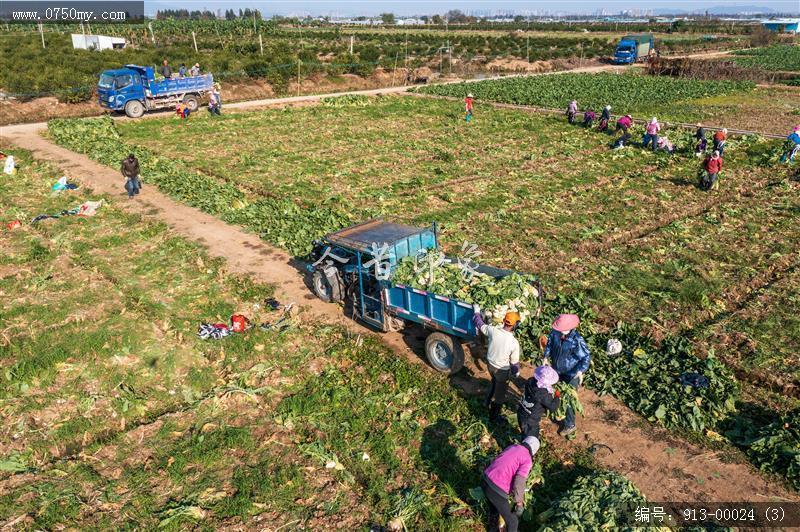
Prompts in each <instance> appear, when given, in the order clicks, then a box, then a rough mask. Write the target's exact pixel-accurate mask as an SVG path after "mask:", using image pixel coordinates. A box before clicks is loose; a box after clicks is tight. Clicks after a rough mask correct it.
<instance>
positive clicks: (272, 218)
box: [47, 117, 352, 255]
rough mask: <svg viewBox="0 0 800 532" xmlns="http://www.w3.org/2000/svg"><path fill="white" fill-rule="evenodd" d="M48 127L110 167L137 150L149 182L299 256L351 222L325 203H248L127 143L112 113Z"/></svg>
mask: <svg viewBox="0 0 800 532" xmlns="http://www.w3.org/2000/svg"><path fill="white" fill-rule="evenodd" d="M47 127H48V130H49V132H50V135H51V136H52V138H53V139H54V140H55V141H56V142H57V143H58V144H60V145H62V146H64V147H66V148H69V149H71V150H73V151H77V152H80V153H85V154H86V155H88V156H89V157H91V158H92V159H94V160H96V161H98V162H101V163H103V164H105V165H108V166H111V167H112V168H117V167H118V166H119V164H120V162H121V161H122V159H124V158H125V157H127V155H128V154H129V153H134V154H135V155H136V157H137V158H138V159H139V164H140V166H141V175H142V179H143V181H144V183H145V184H147V183H154V184H156V185H157V186H158V188H160V189H161V190H162V191H163V192H165V193H166V194H168V195H169V196H170V197H172V198H174V199H177V200H180V201H183V202H185V203H187V204H189V205H191V206H192V207H197V208H198V209H200V210H202V211H205V212H207V213H209V214H213V215H215V216H219V217H221V218H222V219H223V220H225V221H226V222H230V223H234V224H239V225H242V226H244V227H247V228H248V229H250V230H252V231H255V232H257V233H258V234H259V235H260V236H261V237H262V238H264V239H265V240H266V241H268V242H270V243H272V244H275V245H278V246H280V247H282V248H284V249H286V250H288V251H289V252H291V253H293V254H295V255H304V254H306V253H308V252H309V251H310V249H311V243H312V241H313V240H314V239H316V238H319V237H321V236H322V235H324V234H326V233H329V232H331V231H336V230H337V229H341V228H342V227H345V226H347V225H349V224H350V223H352V221H351V219H350V215H349V214H348V213H344V212H342V211H339V210H336V209H334V208H331V207H327V206H324V205H322V206H320V205H313V206H309V205H298V204H296V203H294V202H293V201H291V200H285V199H273V198H262V199H257V200H256V201H253V202H252V203H250V202H248V199H247V198H246V196H245V194H244V193H243V192H242V191H241V190H239V189H238V188H236V187H235V186H234V185H232V184H230V183H222V182H220V181H218V180H217V179H215V178H213V177H211V176H208V175H205V174H202V173H199V172H192V171H190V170H187V169H186V168H184V167H183V166H182V165H181V164H180V163H179V162H177V161H175V160H173V159H167V158H161V157H157V156H156V155H154V154H153V153H151V152H150V151H149V150H147V149H144V148H140V147H132V146H128V145H127V144H125V143H124V142H123V141H122V138H121V137H120V135H119V132H118V131H117V129H116V127H115V126H114V122H113V120H111V118H109V117H103V118H90V119H82V120H81V119H66V120H52V121H50V122H49V123H48V126H47Z"/></svg>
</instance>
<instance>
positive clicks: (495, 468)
mask: <svg viewBox="0 0 800 532" xmlns="http://www.w3.org/2000/svg"><path fill="white" fill-rule="evenodd" d="M538 451H539V438H536V437H534V436H529V437H527V438H525V439H524V440H523V441H522V443H515V444H514V445H511V446H509V447H506V449H505V450H504V451H503V452H502V453H500V455H499V456H498V457H497V458H495V459H494V460H492V463H491V464H489V467H487V468H486V469H485V470H484V472H483V477H482V478H481V489H483V493H484V495H486V499H487V500H488V501H489V530H497V528H498V527H497V525H496V523H497V517H498V514H499V515H501V516H503V520H504V521H505V522H506V531H507V532H517V529H518V526H519V518H520V517H521V516H522V512H523V511H524V510H525V486H526V484H527V483H528V475H530V473H531V469H533V457H534V456H536V453H537V452H538ZM512 495H513V497H514V510H513V511H512V510H511V504H510V503H509V500H508V499H509V497H510V496H512Z"/></svg>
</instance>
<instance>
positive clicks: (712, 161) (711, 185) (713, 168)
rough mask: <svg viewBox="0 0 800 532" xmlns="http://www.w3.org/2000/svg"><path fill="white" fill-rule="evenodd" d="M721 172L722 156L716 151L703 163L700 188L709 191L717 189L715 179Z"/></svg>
mask: <svg viewBox="0 0 800 532" xmlns="http://www.w3.org/2000/svg"><path fill="white" fill-rule="evenodd" d="M721 171H722V156H721V155H720V153H719V152H718V151H714V153H712V154H711V155H709V156H708V157H706V160H705V161H703V169H702V170H701V174H702V177H701V178H700V188H701V189H703V190H711V189H716V188H718V187H719V183H718V181H717V179H718V178H719V173H720V172H721Z"/></svg>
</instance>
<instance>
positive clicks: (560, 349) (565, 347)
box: [544, 314, 591, 436]
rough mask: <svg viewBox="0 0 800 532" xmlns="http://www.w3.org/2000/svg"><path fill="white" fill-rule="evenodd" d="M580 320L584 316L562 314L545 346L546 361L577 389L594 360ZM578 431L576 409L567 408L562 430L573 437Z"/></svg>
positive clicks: (563, 433)
mask: <svg viewBox="0 0 800 532" xmlns="http://www.w3.org/2000/svg"><path fill="white" fill-rule="evenodd" d="M580 323H581V320H580V318H578V316H577V315H575V314H561V315H559V316H558V317H557V318H556V319H555V321H554V322H553V325H552V327H553V328H552V330H551V331H550V335H549V336H548V337H547V345H546V346H545V348H544V363H545V364H549V365H551V366H552V367H553V369H554V370H556V372H557V373H558V378H559V380H560V381H562V382H568V383H569V385H570V386H572V387H573V388H575V390H576V391H577V390H578V388H579V387H580V385H581V384H583V376H584V374H586V371H587V370H588V369H589V362H590V361H591V356H590V354H589V346H587V345H586V340H584V339H583V336H581V334H580V333H579V332H578V331H577V330H576V329H577V327H578V325H580ZM575 430H576V428H575V411H574V410H573V409H572V408H567V412H566V418H565V419H564V422H563V423H562V425H561V428H560V429H559V431H558V433H559V434H561V435H562V436H569V435H570V434H572V433H573V432H575Z"/></svg>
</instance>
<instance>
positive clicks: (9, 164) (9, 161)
mask: <svg viewBox="0 0 800 532" xmlns="http://www.w3.org/2000/svg"><path fill="white" fill-rule="evenodd" d="M16 171H17V169H16V166H15V165H14V156H13V155H9V156H8V158H6V164H5V166H4V167H3V173H6V174H8V175H11V174H14V173H16Z"/></svg>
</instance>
